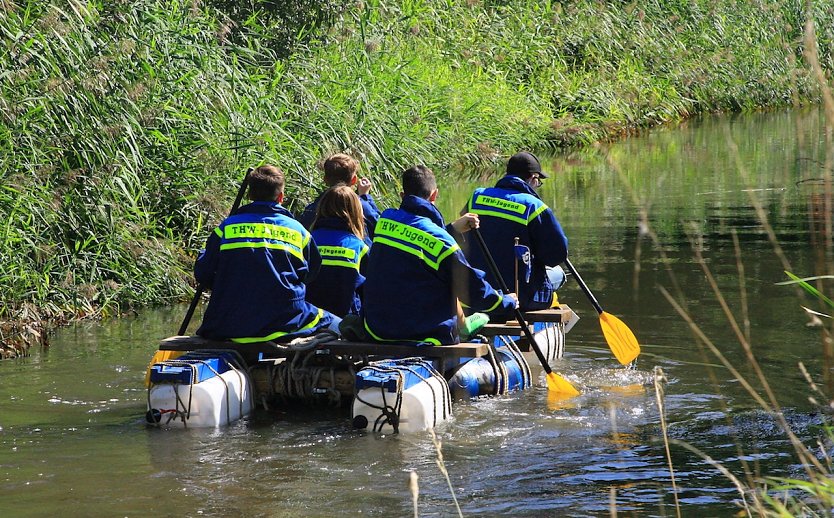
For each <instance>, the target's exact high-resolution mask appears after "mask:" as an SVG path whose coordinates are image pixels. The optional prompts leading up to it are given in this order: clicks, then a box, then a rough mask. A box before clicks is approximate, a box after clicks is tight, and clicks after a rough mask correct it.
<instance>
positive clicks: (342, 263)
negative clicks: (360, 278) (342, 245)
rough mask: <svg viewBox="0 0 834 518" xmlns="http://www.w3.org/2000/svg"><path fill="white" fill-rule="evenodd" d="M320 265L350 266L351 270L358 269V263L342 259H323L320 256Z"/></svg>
mask: <svg viewBox="0 0 834 518" xmlns="http://www.w3.org/2000/svg"><path fill="white" fill-rule="evenodd" d="M321 264H322V266H341V267H344V268H351V269H353V270H357V271H358V270H359V263H354V262H353V261H345V260H342V259H325V258H324V257H322V259H321Z"/></svg>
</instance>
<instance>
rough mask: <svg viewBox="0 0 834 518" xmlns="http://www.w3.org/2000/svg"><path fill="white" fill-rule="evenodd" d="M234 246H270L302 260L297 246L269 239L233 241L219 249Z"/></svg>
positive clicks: (232, 248) (302, 257) (233, 247)
mask: <svg viewBox="0 0 834 518" xmlns="http://www.w3.org/2000/svg"><path fill="white" fill-rule="evenodd" d="M236 248H270V249H272V250H283V251H285V252H287V253H289V254H290V255H292V256H294V257H297V258H298V259H300V260H302V261H303V260H304V254H303V253H302V252H301V250H299V249H298V248H296V247H294V246H292V245H287V244H286V243H271V242H269V241H235V242H234V243H224V244H222V245H220V250H234V249H236Z"/></svg>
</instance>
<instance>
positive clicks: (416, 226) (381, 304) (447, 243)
mask: <svg viewBox="0 0 834 518" xmlns="http://www.w3.org/2000/svg"><path fill="white" fill-rule="evenodd" d="M402 186H403V192H402V204H401V205H400V207H399V208H398V209H388V210H386V211H385V212H383V213H382V216H381V217H380V219H379V221H378V222H377V232H376V235H375V236H374V244H373V247H372V249H371V253H370V257H369V259H368V273H367V279H366V281H365V286H364V300H363V306H362V307H363V313H364V322H363V324H364V331H365V332H366V333H367V335H369V337H370V338H372V339H373V340H375V341H379V342H404V343H412V344H413V343H423V344H426V345H445V344H454V343H458V342H459V341H460V327H459V326H460V322H459V311H458V307H459V306H458V303H459V301H460V303H462V304H463V305H464V306H466V307H467V308H469V309H471V310H473V311H491V312H493V314H495V315H497V316H503V317H505V318H507V317H509V316H510V315H512V313H513V311H514V309H515V307H516V305H517V300H516V299H515V296H514V295H504V294H502V293H501V292H499V291H496V290H495V289H493V287H492V286H490V285H489V283H488V282H486V280H484V273H483V272H482V271H480V270H476V269H475V268H473V267H472V266H470V264H469V262H468V261H467V260H466V257H464V255H463V253H462V252H461V250H460V247H459V246H458V244H457V242H456V241H455V238H454V237H452V233H455V234H461V233H463V232H466V231H469V230H471V229H473V228H477V227H478V217H477V216H476V215H474V214H464V215H463V216H462V217H460V218H459V219H457V220H455V221H454V222H453V223H451V224H450V225H445V224H444V222H443V216H442V215H441V214H440V211H438V210H437V208H436V207H435V206H434V201H435V199H437V195H438V189H437V181H436V180H435V177H434V173H433V172H432V170H431V169H429V168H428V167H426V166H423V165H416V166H413V167H410V168H409V169H407V170H405V171H404V172H403V174H402ZM444 227H445V228H444ZM346 322H347V321H346Z"/></svg>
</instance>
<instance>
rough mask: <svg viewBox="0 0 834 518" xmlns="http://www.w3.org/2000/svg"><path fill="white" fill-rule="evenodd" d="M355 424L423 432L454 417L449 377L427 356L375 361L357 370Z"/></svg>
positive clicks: (354, 403)
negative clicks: (438, 371) (447, 381)
mask: <svg viewBox="0 0 834 518" xmlns="http://www.w3.org/2000/svg"><path fill="white" fill-rule="evenodd" d="M356 377H357V388H358V389H359V390H358V391H357V393H356V397H355V398H354V400H353V426H354V427H355V428H361V429H370V430H373V431H375V432H382V433H391V432H420V431H423V430H428V429H429V428H433V427H435V426H437V424H439V423H441V422H443V421H445V420H447V419H449V418H451V416H452V401H451V397H450V394H449V386H448V384H447V383H446V380H445V379H444V378H443V377H442V376H441V375H440V374H438V373H437V371H436V370H435V369H434V368H433V367H432V366H431V363H430V362H428V361H426V360H421V359H413V358H405V359H399V360H385V361H382V362H375V363H373V364H372V365H370V366H368V367H365V368H363V369H362V370H360V371H359V372H357V374H356Z"/></svg>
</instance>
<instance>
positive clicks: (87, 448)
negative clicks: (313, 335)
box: [0, 110, 831, 517]
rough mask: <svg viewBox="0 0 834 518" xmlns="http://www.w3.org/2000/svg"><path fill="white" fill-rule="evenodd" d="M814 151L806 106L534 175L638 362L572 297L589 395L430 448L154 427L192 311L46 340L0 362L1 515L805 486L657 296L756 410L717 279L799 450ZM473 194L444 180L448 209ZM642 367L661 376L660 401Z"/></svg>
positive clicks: (334, 435)
mask: <svg viewBox="0 0 834 518" xmlns="http://www.w3.org/2000/svg"><path fill="white" fill-rule="evenodd" d="M822 134H823V132H822V121H821V119H820V116H819V113H818V112H817V111H816V110H808V111H790V112H777V113H766V114H752V115H741V116H726V117H724V116H720V117H710V118H707V119H702V120H693V121H689V122H688V123H687V124H685V125H683V126H679V127H673V128H662V129H658V130H654V131H652V132H649V133H647V134H644V135H641V136H638V137H633V138H630V139H628V140H626V141H623V142H619V143H614V144H608V145H603V146H599V147H596V148H592V149H589V150H585V151H577V152H573V153H569V154H563V155H557V156H552V157H547V158H543V160H542V161H543V163H544V167H545V169H546V170H547V171H548V172H549V173H550V176H551V178H550V179H548V180H547V181H546V184H545V186H544V187H543V189H542V191H541V192H542V195H543V197H544V199H545V200H546V201H547V202H548V204H549V205H551V207H553V208H554V209H555V211H556V214H557V216H558V217H559V219H560V221H561V223H562V225H563V227H564V228H565V230H566V232H567V234H568V236H569V238H570V247H571V257H572V261H573V263H574V265H575V266H576V267H577V269H578V270H579V272H580V273H581V274H582V275H583V277H584V279H585V280H586V282H587V283H588V285H589V286H590V288H591V290H592V291H593V292H594V293H595V294H596V296H597V298H598V299H599V300H600V302H601V304H602V305H603V307H604V308H605V310H606V311H607V312H608V313H611V314H614V315H616V316H618V317H620V318H621V319H622V320H623V321H624V322H625V323H626V324H627V325H628V326H629V327H630V328H631V329H632V330H633V331H634V333H635V334H636V336H637V337H638V339H639V340H640V342H641V345H642V348H643V353H642V355H641V357H640V358H639V360H638V362H637V368H636V370H626V369H624V368H622V367H621V366H620V365H619V364H618V363H617V362H616V361H615V360H614V359H613V356H612V355H611V353H610V352H609V350H608V348H607V346H606V343H605V341H604V339H603V337H602V334H601V332H600V328H599V325H598V319H597V316H596V313H595V312H594V310H593V308H592V307H591V306H590V304H589V303H588V301H587V300H586V299H585V298H584V296H583V295H582V293H581V291H580V290H579V289H578V287H577V286H576V283H569V284H568V285H567V286H566V287H565V288H563V289H562V290H560V300H561V301H562V302H563V303H566V304H569V305H570V306H571V307H572V308H574V309H575V310H576V311H577V312H578V313H579V314H580V316H581V317H582V319H581V320H580V321H579V323H578V324H577V325H576V327H574V328H573V330H572V331H571V333H570V334H569V335H568V338H567V353H566V357H565V358H564V359H563V360H560V361H557V362H554V364H553V367H554V370H556V371H557V372H559V373H561V374H562V375H563V376H565V377H566V378H568V379H569V380H571V381H572V382H573V383H574V384H575V385H577V386H578V387H580V388H581V389H582V392H583V393H582V395H581V396H580V397H578V398H575V399H573V400H569V401H565V402H561V403H553V402H549V401H548V399H547V390H546V388H545V387H544V385H543V383H542V382H540V383H539V386H537V387H535V388H534V389H532V390H529V391H525V392H522V393H517V394H512V395H508V396H504V397H498V398H492V399H484V400H478V401H473V402H460V403H458V404H456V406H455V409H454V412H455V418H454V420H453V421H451V422H449V423H447V424H444V425H443V426H441V427H440V428H438V429H437V430H436V432H437V440H438V441H439V443H435V442H434V441H433V440H432V437H431V436H430V435H429V434H427V433H423V434H412V435H407V434H402V435H387V436H379V435H374V434H371V433H365V432H355V431H353V430H351V428H350V424H349V418H348V416H347V415H345V414H338V413H337V414H334V413H333V412H332V411H328V410H326V409H325V410H319V411H299V410H297V409H295V410H292V409H272V410H270V411H264V410H260V411H258V412H257V413H256V414H255V415H254V416H253V417H251V418H249V419H246V420H244V421H241V422H239V423H237V424H235V425H233V426H231V427H228V428H223V429H218V430H196V429H191V430H185V431H184V430H165V429H157V428H149V427H146V425H145V424H144V420H143V415H144V412H145V398H146V391H145V389H144V386H143V376H144V372H145V367H146V365H147V362H148V360H149V359H150V357H151V356H152V354H153V352H154V350H155V349H156V347H157V343H158V341H159V339H161V338H163V337H166V336H168V335H172V334H175V332H176V329H177V328H178V326H179V322H180V320H181V318H182V316H183V314H184V312H185V308H183V307H175V308H163V309H157V310H146V311H142V312H141V313H140V314H138V315H135V316H127V317H124V318H120V319H118V320H114V321H108V322H106V323H104V324H97V323H85V324H81V325H78V326H74V327H71V328H66V329H61V330H59V331H58V332H57V333H55V335H54V336H53V337H52V340H51V346H50V347H49V348H48V349H46V350H35V351H33V352H32V355H31V357H28V358H24V359H18V360H13V361H5V362H0V516H3V517H5V516H53V515H58V514H60V515H62V516H150V515H153V516H227V515H237V516H341V515H369V516H410V515H413V504H412V493H411V492H410V490H409V474H410V473H411V472H415V473H416V474H417V476H418V485H419V497H418V512H419V515H420V516H456V515H457V510H456V507H455V499H456V500H457V503H458V504H459V505H460V508H461V511H462V513H463V514H464V515H468V516H474V515H477V516H503V515H514V516H588V515H603V514H609V513H610V512H611V510H612V508H616V511H617V512H619V513H626V514H629V515H639V516H668V515H674V514H675V506H676V505H679V506H680V510H681V512H682V514H684V515H698V516H731V515H734V514H735V513H737V512H738V511H739V507H738V506H739V502H740V501H741V500H740V495H739V492H738V491H737V490H736V488H735V486H734V484H733V482H732V481H731V480H730V479H729V478H728V477H727V476H726V475H724V474H722V473H721V472H720V471H719V470H718V469H716V467H715V466H713V465H712V464H710V463H709V462H707V461H706V460H705V456H709V457H710V458H711V459H714V461H716V462H718V463H720V464H721V465H722V466H723V467H724V468H726V469H727V470H729V471H730V472H731V473H732V474H733V475H734V476H736V477H738V478H739V479H741V480H742V481H747V480H750V479H751V477H760V476H800V475H801V474H802V470H801V467H800V466H799V465H798V461H797V460H796V456H795V455H794V454H793V450H792V447H791V446H790V443H789V442H788V440H787V437H786V435H785V434H784V433H783V431H782V430H781V428H780V427H779V425H778V423H777V421H776V419H775V418H774V417H772V415H771V414H769V413H767V412H765V411H764V410H763V409H762V408H761V407H760V406H759V405H758V404H757V403H756V402H755V401H754V399H753V398H752V397H751V396H750V395H749V394H748V393H747V392H746V390H745V388H744V386H743V385H744V384H743V383H741V382H739V380H738V379H737V378H736V375H735V374H733V373H732V372H731V371H730V370H729V369H728V368H726V367H725V366H723V365H722V364H721V362H720V361H719V360H718V359H717V358H716V356H715V355H714V354H712V353H711V352H710V351H709V350H708V349H707V348H706V347H704V344H703V340H697V339H696V338H695V334H693V332H692V330H691V328H690V327H689V325H688V324H687V323H686V321H685V320H684V318H682V317H681V316H680V315H679V314H678V313H677V312H676V311H675V309H674V308H673V306H672V304H671V303H670V302H669V301H668V300H667V299H666V298H665V297H664V295H663V293H664V292H667V293H669V294H670V296H671V297H673V298H674V299H675V300H676V301H677V303H678V304H680V305H681V306H683V307H684V308H686V311H687V314H688V315H690V317H691V319H692V321H693V323H694V324H695V326H697V328H698V330H699V332H701V333H703V336H705V337H706V338H707V339H709V341H710V342H711V343H713V344H714V345H715V347H716V348H718V349H719V350H720V351H721V352H722V354H723V355H724V356H725V358H726V359H727V361H728V362H730V363H731V364H732V365H733V366H734V368H735V369H737V370H738V374H739V375H741V376H743V377H744V378H745V379H747V380H750V382H751V384H752V386H753V387H754V388H755V389H756V390H758V391H759V392H762V389H761V387H762V383H761V382H760V381H758V380H757V379H756V378H755V372H754V369H753V368H752V367H751V362H750V361H748V359H747V357H746V356H745V353H744V350H743V348H742V347H741V345H740V342H739V340H738V338H737V335H736V334H735V333H734V332H733V326H732V325H731V323H730V321H729V320H728V318H727V316H726V314H725V312H724V311H723V309H722V305H721V304H720V303H719V300H718V299H717V297H716V295H715V293H713V291H712V289H711V287H710V283H709V278H710V277H712V278H714V279H715V282H716V284H717V286H718V288H719V290H720V294H721V297H723V299H724V300H725V301H726V304H727V306H728V308H729V310H730V312H731V314H732V317H733V318H734V319H736V320H737V322H738V325H739V328H740V329H741V330H742V333H743V332H744V330H745V329H748V332H749V342H750V344H751V347H752V350H753V351H754V354H755V356H756V358H757V359H758V361H759V362H760V366H761V369H762V370H763V372H764V376H765V378H766V380H767V382H768V383H769V386H770V387H772V390H773V392H774V393H775V397H776V398H777V399H778V401H779V403H780V404H781V405H782V406H783V408H784V413H785V416H786V418H787V420H788V422H789V423H790V425H791V427H792V429H793V430H794V431H795V432H796V433H797V434H798V435H799V436H800V437H801V438H802V439H803V440H804V441H805V442H806V443H807V444H813V441H814V440H815V438H816V437H817V436H818V435H820V434H821V432H820V425H821V424H823V418H822V417H821V416H822V414H821V413H820V412H818V408H817V407H816V406H815V405H813V404H812V403H811V402H809V400H808V396H809V395H811V391H810V389H809V386H808V383H807V382H806V381H805V379H804V377H803V376H802V374H801V372H800V369H799V367H798V363H799V362H803V364H804V365H805V367H806V368H807V370H808V372H809V373H810V375H811V376H812V377H813V379H814V380H815V381H816V382H817V383H818V384H819V386H820V387H821V388H822V389H823V390H826V389H827V388H830V386H831V379H830V365H829V364H830V361H829V360H827V359H826V358H828V357H830V354H826V353H825V348H824V346H823V341H822V338H821V331H820V329H819V328H816V327H812V326H809V325H808V324H809V318H808V317H807V316H806V314H805V312H804V310H803V309H802V307H801V306H802V305H805V306H807V307H810V308H815V309H821V308H819V307H818V305H817V303H816V302H815V301H813V300H812V299H810V298H807V297H803V296H802V295H801V294H800V293H799V292H798V291H797V290H796V289H795V288H793V287H789V286H779V285H777V284H776V283H778V282H781V281H784V280H786V279H787V277H786V275H785V273H784V270H786V269H788V270H790V271H792V272H794V273H796V274H798V275H799V276H809V275H814V274H818V273H824V272H825V271H826V269H827V268H828V267H830V266H829V264H830V262H827V261H826V251H825V248H824V246H823V244H822V243H823V242H824V239H823V236H824V235H825V234H824V231H820V230H819V228H820V225H821V221H824V218H825V213H824V204H823V201H824V195H823V192H824V191H823V188H824V185H823V182H822V181H821V178H822V177H823V173H824V161H825V149H824V142H823V137H822ZM476 176H477V175H476ZM494 180H495V179H494V178H492V179H484V180H483V182H485V183H492V182H493V181H494ZM476 184H477V182H475V181H472V180H469V179H463V178H462V179H460V180H456V181H446V182H443V183H442V185H441V196H440V199H439V202H438V204H439V205H440V206H441V208H442V209H443V211H444V213H445V214H447V215H449V214H452V213H453V212H455V211H456V210H458V209H459V208H460V207H461V206H462V205H463V204H464V201H465V198H466V196H467V194H468V192H470V191H471V189H472V188H473V187H474V186H475V185H476ZM757 204H758V205H760V206H761V208H762V212H763V213H764V214H765V215H766V217H767V220H768V225H769V228H772V232H773V235H774V236H775V237H776V242H777V243H778V246H777V247H774V244H773V242H772V241H771V240H770V239H769V237H768V232H767V231H766V228H767V227H764V226H763V225H762V223H761V221H760V219H759V217H757V215H756V211H755V210H754V206H755V205H757ZM641 214H645V215H646V216H645V217H642V216H641ZM828 217H829V218H830V215H829V216H828ZM736 241H737V242H738V243H739V250H740V253H738V254H737V252H736V246H735V244H734V243H735V242H736ZM698 254H700V256H701V257H702V258H703V263H704V264H705V265H706V268H708V271H709V274H707V273H705V271H704V269H703V268H702V266H701V264H700V261H699V259H698V257H699V255H698ZM745 318H746V319H747V320H748V321H749V325H748V326H746V325H745ZM532 363H535V360H533V361H532ZM655 369H659V371H657V372H658V374H659V373H660V372H662V374H663V375H664V376H665V379H666V380H665V381H662V382H659V383H658V385H657V386H655V384H654V379H655V372H656V371H655ZM540 381H541V380H540ZM656 387H657V388H656ZM658 390H659V391H661V392H662V394H663V403H664V407H665V419H666V425H667V426H666V436H667V437H668V439H669V441H670V451H671V457H672V467H673V471H670V469H669V464H668V461H667V459H666V454H665V447H664V440H663V436H664V434H663V429H664V427H662V426H661V413H660V412H659V410H658V399H657V391H658ZM818 399H819V398H818ZM438 444H439V446H438ZM438 448H439V450H440V451H441V452H442V460H443V468H444V469H445V470H446V471H447V472H448V476H449V482H447V480H446V478H445V477H444V475H443V472H442V471H441V469H440V468H439V467H438V462H437V460H438ZM692 448H694V449H697V450H699V451H700V452H701V454H696V453H693V452H692V451H691V449H692ZM672 475H674V481H675V485H676V487H677V500H678V502H677V504H676V502H675V494H674V493H673V490H672V488H673V484H672ZM450 485H451V488H450Z"/></svg>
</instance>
